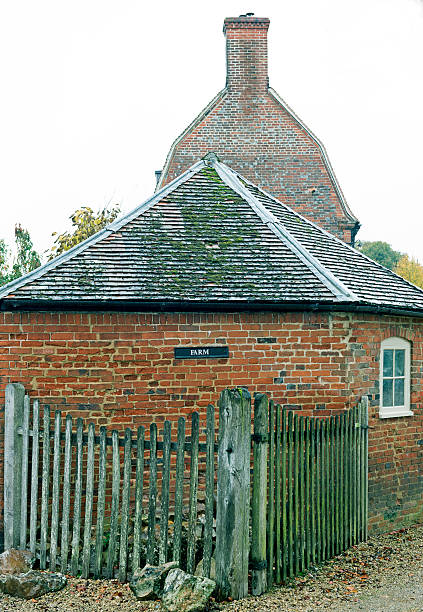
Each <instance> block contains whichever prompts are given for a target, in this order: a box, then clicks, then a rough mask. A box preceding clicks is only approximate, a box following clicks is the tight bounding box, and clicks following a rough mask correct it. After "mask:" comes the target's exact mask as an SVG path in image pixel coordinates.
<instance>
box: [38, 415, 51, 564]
mask: <svg viewBox="0 0 423 612" xmlns="http://www.w3.org/2000/svg"><path fill="white" fill-rule="evenodd" d="M43 428H44V430H43V471H42V485H41V532H40V568H41V569H46V566H47V532H48V495H49V489H50V435H49V433H50V406H44V415H43Z"/></svg>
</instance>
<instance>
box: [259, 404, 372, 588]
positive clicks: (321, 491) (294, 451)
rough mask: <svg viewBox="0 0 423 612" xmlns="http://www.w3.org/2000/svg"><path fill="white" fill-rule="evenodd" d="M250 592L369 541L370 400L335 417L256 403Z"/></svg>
mask: <svg viewBox="0 0 423 612" xmlns="http://www.w3.org/2000/svg"><path fill="white" fill-rule="evenodd" d="M253 449H254V469H253V491H252V504H251V506H252V551H251V568H252V592H253V593H254V594H256V595H257V594H260V593H263V592H264V591H265V590H266V589H268V588H270V587H271V586H272V584H274V583H281V582H285V581H286V579H287V578H290V577H292V576H295V575H298V574H300V573H301V572H303V571H304V570H306V569H308V568H309V567H312V566H315V565H317V564H319V563H321V562H322V561H324V560H326V559H329V558H330V557H333V556H334V555H337V554H339V553H340V552H341V551H343V550H345V549H347V548H348V547H350V546H352V545H353V544H356V543H358V542H360V541H363V540H366V538H367V504H368V493H367V473H368V459H367V455H368V398H367V397H364V398H363V399H362V400H361V401H360V403H359V405H358V406H356V407H354V408H351V409H350V410H348V411H345V412H343V413H342V414H338V415H336V416H330V417H324V418H313V417H306V416H301V415H299V414H298V413H294V412H292V411H286V410H283V409H282V408H281V406H279V405H275V404H274V403H273V402H272V401H270V402H268V399H267V397H266V396H265V395H263V394H260V395H257V396H256V398H255V407H254V435H253Z"/></svg>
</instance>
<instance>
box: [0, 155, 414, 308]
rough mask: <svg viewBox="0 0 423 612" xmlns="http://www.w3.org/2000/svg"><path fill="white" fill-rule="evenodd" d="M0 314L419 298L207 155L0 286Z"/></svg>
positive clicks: (336, 304)
mask: <svg viewBox="0 0 423 612" xmlns="http://www.w3.org/2000/svg"><path fill="white" fill-rule="evenodd" d="M0 300H1V303H2V308H3V309H7V308H11V307H15V308H19V307H26V308H28V307H30V308H38V307H55V308H61V307H67V308H69V307H72V308H87V307H88V305H89V306H90V307H96V308H105V307H111V308H122V309H125V307H126V306H129V305H131V308H137V307H139V308H143V309H145V308H150V309H152V310H154V309H155V307H157V308H161V309H163V308H187V307H192V308H199V307H200V306H201V307H205V306H208V307H209V308H211V307H216V308H219V307H222V308H225V307H231V308H234V307H235V306H236V307H239V308H243V307H261V306H265V305H267V306H268V307H274V308H290V307H291V306H292V307H294V306H295V307H304V308H307V307H313V308H317V309H318V308H327V307H333V308H336V309H339V310H342V309H364V310H369V309H370V310H374V309H379V310H381V311H383V310H384V309H385V310H389V311H391V310H392V311H401V312H404V311H409V312H410V313H412V312H415V313H418V312H419V311H420V312H423V290H421V289H419V288H418V287H415V286H414V285H412V284H410V283H408V282H407V281H405V280H404V279H402V278H401V277H399V276H397V275H396V274H394V273H393V272H391V271H390V270H387V269H386V268H384V267H382V266H380V265H379V264H377V263H375V262H373V261H372V260H370V259H369V258H367V257H366V256H364V255H363V254H361V253H360V252H358V251H356V250H355V249H353V248H352V247H350V246H348V245H346V244H345V243H344V242H342V241H341V240H339V239H337V238H336V237H334V236H332V235H331V234H329V233H328V232H326V231H324V230H322V229H321V228H319V227H317V226H316V225H315V224H313V223H312V222H310V221H308V220H307V219H305V218H304V217H302V216H301V215H299V214H298V213H296V212H294V211H293V210H292V209H291V208H289V207H288V206H286V205H285V204H283V203H282V202H279V201H278V200H276V199H275V198H273V197H272V196H270V195H269V194H267V193H265V192H264V191H263V190H261V189H259V188H258V187H256V186H255V185H253V184H252V183H250V182H248V181H246V180H245V179H244V178H243V177H242V176H240V175H239V174H238V173H236V172H234V171H233V170H231V169H230V168H229V167H228V166H226V165H225V164H223V163H221V162H220V161H219V160H218V159H217V157H216V156H215V155H214V154H208V155H207V156H206V157H205V158H204V159H203V160H201V161H199V162H198V163H196V164H194V165H193V166H192V167H191V168H190V169H189V170H188V171H187V172H185V173H184V174H182V175H181V176H180V177H178V178H177V179H175V180H174V181H173V182H172V183H170V184H169V185H167V186H166V187H164V188H163V189H161V190H160V191H159V192H157V193H156V194H155V195H154V196H153V197H152V198H150V199H149V200H147V201H146V202H145V203H144V204H142V205H141V206H139V207H137V208H136V209H135V210H133V211H132V212H130V213H129V214H127V215H126V216H124V217H123V218H121V219H120V220H117V221H115V222H113V223H111V224H110V225H109V226H108V227H107V228H105V229H103V230H101V231H100V232H98V233H97V234H95V235H94V236H92V237H90V238H88V239H87V240H85V241H84V242H82V243H80V244H79V245H77V246H76V247H74V248H72V249H70V250H69V251H67V252H66V253H64V254H62V255H60V256H59V257H57V258H56V259H54V260H52V261H51V262H49V263H47V264H46V265H44V266H41V267H40V268H38V269H37V270H34V271H33V272H31V273H30V274H27V275H26V276H24V277H22V278H19V279H17V280H15V281H13V282H12V283H9V284H8V285H5V286H4V287H2V288H1V290H0Z"/></svg>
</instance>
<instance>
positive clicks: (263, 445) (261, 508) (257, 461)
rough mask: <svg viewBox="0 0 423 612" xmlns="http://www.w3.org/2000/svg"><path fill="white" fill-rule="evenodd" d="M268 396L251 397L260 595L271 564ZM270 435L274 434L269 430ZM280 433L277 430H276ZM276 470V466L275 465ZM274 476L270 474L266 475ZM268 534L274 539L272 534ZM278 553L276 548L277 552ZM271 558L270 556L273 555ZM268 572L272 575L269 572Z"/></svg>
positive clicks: (254, 555) (255, 573) (255, 571)
mask: <svg viewBox="0 0 423 612" xmlns="http://www.w3.org/2000/svg"><path fill="white" fill-rule="evenodd" d="M267 415H268V399H267V396H266V395H265V394H264V393H257V394H256V396H255V398H254V436H253V441H254V446H253V451H254V468H253V499H252V501H251V514H252V525H251V531H252V541H251V565H252V593H253V595H261V594H262V593H264V592H265V591H266V588H267V577H266V574H267V570H268V569H269V570H271V569H272V566H273V558H269V562H270V566H271V567H270V568H267V563H266V505H267V447H268V418H267ZM270 435H273V432H271V434H270ZM278 435H279V432H278ZM277 468H278V469H279V466H277ZM269 477H270V478H272V477H273V475H272V474H270V476H269ZM269 537H271V538H273V537H274V534H273V529H272V533H270V534H269ZM276 554H279V551H276ZM272 557H273V555H272ZM269 575H271V574H270V573H269Z"/></svg>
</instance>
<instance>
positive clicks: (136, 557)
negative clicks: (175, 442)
mask: <svg viewBox="0 0 423 612" xmlns="http://www.w3.org/2000/svg"><path fill="white" fill-rule="evenodd" d="M144 441H145V430H144V427H142V426H141V427H138V431H137V467H136V480H135V518H134V549H133V555H132V573H133V572H134V571H135V570H136V569H138V568H139V567H140V553H141V535H142V501H143V492H144Z"/></svg>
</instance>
